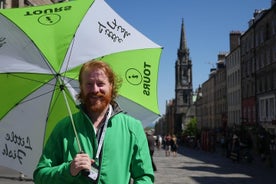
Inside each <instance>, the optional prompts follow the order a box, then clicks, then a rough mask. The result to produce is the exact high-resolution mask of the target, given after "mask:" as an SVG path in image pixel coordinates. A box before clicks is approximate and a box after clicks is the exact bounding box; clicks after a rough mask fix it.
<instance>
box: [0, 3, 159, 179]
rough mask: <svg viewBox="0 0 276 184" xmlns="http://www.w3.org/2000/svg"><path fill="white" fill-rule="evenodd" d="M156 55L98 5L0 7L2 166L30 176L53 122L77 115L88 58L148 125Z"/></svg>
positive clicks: (155, 112) (154, 106) (153, 110)
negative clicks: (104, 67)
mask: <svg viewBox="0 0 276 184" xmlns="http://www.w3.org/2000/svg"><path fill="white" fill-rule="evenodd" d="M161 52H162V48H161V47H160V46H159V45H157V44H156V43H154V42H153V41H151V40H150V39H148V38H147V37H146V36H144V35H143V34H141V33H140V32H139V31H137V30H136V29H135V28H133V27H132V26H131V25H129V24H128V23H127V22H126V21H124V20H123V19H122V18H121V17H120V16H119V15H118V14H117V13H116V12H114V10H112V8H110V7H109V6H108V5H107V4H106V3H105V1H103V0H95V1H94V0H85V1H70V2H64V3H58V4H53V5H45V6H36V7H26V8H16V9H7V10H0V85H1V90H0V101H1V109H0V141H1V145H0V149H1V152H2V154H0V165H4V166H6V167H9V168H12V169H15V170H18V171H20V172H22V173H24V174H26V175H28V176H31V175H32V172H33V170H34V168H35V166H36V163H37V161H38V159H39V156H40V154H41V151H42V148H43V144H44V143H45V142H46V141H47V139H48V136H49V135H50V133H51V131H52V129H53V128H54V126H55V125H56V123H57V122H58V121H59V120H60V119H62V118H63V117H65V116H68V115H69V114H71V113H74V112H76V111H77V108H76V105H77V104H78V101H77V99H76V95H77V94H78V92H79V84H78V73H79V69H80V67H81V65H82V64H83V63H84V62H86V61H88V60H91V59H101V60H103V61H105V62H107V63H109V64H110V65H111V67H112V68H113V69H114V71H115V72H116V73H117V74H118V75H119V76H120V77H121V78H122V79H123V84H122V87H121V89H120V91H119V97H118V99H117V101H118V103H119V105H120V106H121V107H122V109H123V110H124V111H125V112H126V113H128V114H130V115H132V116H134V117H136V118H137V119H140V120H141V121H142V123H143V125H144V126H146V125H147V124H149V123H151V122H153V121H154V120H155V119H156V118H157V117H158V116H159V109H158V103H157V81H158V80H157V79H158V67H159V59H160V55H161Z"/></svg>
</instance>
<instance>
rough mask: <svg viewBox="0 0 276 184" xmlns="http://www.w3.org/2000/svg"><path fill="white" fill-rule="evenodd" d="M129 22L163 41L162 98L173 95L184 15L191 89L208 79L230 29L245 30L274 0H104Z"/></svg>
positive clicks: (225, 49) (162, 107) (162, 108)
mask: <svg viewBox="0 0 276 184" xmlns="http://www.w3.org/2000/svg"><path fill="white" fill-rule="evenodd" d="M105 1H106V2H107V4H109V6H111V8H112V9H113V10H115V11H116V12H117V13H118V14H119V15H120V16H121V17H122V18H123V19H125V20H126V21H127V22H128V23H129V24H131V25H132V26H133V27H135V28H136V29H137V30H139V31H140V32H141V33H143V34H144V35H145V36H147V37H148V38H149V39H151V40H152V41H154V42H155V43H157V44H159V45H160V46H162V47H163V52H162V55H161V59H160V65H159V74H158V104H159V110H160V113H161V115H162V114H165V109H166V101H168V100H171V99H174V98H175V93H174V90H175V62H176V60H177V49H179V45H180V33H181V23H182V20H183V21H184V26H185V33H186V42H187V47H188V49H189V51H190V59H191V60H192V77H193V90H196V88H198V87H199V85H201V84H202V83H204V82H205V81H206V80H208V76H209V72H210V69H211V68H212V67H213V66H215V64H216V61H217V55H218V54H219V53H220V52H229V34H230V32H231V31H246V30H247V29H248V21H249V20H250V19H251V18H252V17H253V13H254V11H255V10H256V9H257V10H260V9H267V8H270V6H271V0H209V1H206V0H169V1H168V0H166V1H165V0H137V1H133V0H105Z"/></svg>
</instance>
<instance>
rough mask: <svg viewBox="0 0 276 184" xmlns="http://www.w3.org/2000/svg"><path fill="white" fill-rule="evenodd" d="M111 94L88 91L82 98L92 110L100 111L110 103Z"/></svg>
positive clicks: (88, 108)
mask: <svg viewBox="0 0 276 184" xmlns="http://www.w3.org/2000/svg"><path fill="white" fill-rule="evenodd" d="M110 101H111V95H109V94H106V95H104V94H102V93H98V94H93V93H88V94H87V95H86V96H85V98H84V105H85V106H86V108H87V110H90V111H92V112H102V111H103V110H104V109H105V108H106V107H107V106H108V104H109V103H110Z"/></svg>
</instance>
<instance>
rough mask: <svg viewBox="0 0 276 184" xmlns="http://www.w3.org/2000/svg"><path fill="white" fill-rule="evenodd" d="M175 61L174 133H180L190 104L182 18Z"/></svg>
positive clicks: (190, 85)
mask: <svg viewBox="0 0 276 184" xmlns="http://www.w3.org/2000/svg"><path fill="white" fill-rule="evenodd" d="M177 56H178V57H177V60H176V63H175V102H176V103H175V132H174V133H175V134H177V135H180V134H181V133H182V128H183V126H184V125H185V123H186V122H185V119H186V116H187V113H188V111H189V109H190V107H191V106H192V97H193V83H192V61H191V59H190V52H189V49H188V48H187V43H186V35H185V29H184V21H183V20H182V25H181V35H180V46H179V49H178V51H177Z"/></svg>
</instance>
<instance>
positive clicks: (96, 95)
mask: <svg viewBox="0 0 276 184" xmlns="http://www.w3.org/2000/svg"><path fill="white" fill-rule="evenodd" d="M86 97H87V98H102V97H104V94H102V93H96V94H95V93H88V94H87V95H86Z"/></svg>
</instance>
